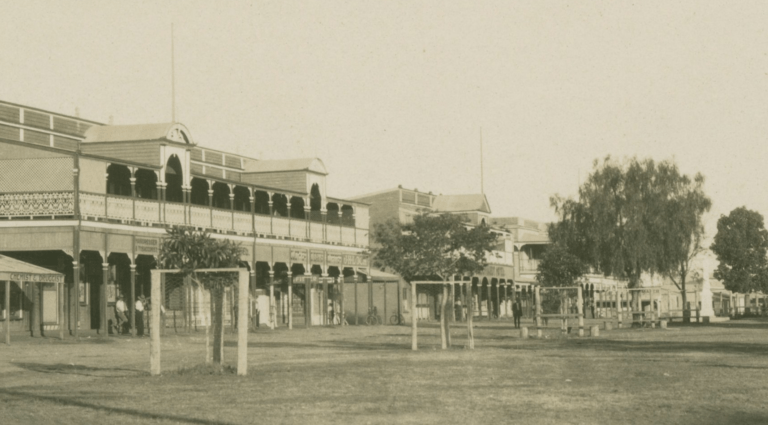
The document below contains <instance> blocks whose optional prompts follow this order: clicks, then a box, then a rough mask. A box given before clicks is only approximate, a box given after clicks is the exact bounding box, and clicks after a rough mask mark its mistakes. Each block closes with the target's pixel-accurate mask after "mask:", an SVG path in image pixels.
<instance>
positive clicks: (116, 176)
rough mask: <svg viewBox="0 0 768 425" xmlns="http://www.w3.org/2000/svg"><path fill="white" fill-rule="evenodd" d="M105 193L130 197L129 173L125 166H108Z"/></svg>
mask: <svg viewBox="0 0 768 425" xmlns="http://www.w3.org/2000/svg"><path fill="white" fill-rule="evenodd" d="M107 193H108V194H110V195H119V196H131V171H130V170H129V169H128V167H126V166H125V165H120V164H110V165H109V167H107Z"/></svg>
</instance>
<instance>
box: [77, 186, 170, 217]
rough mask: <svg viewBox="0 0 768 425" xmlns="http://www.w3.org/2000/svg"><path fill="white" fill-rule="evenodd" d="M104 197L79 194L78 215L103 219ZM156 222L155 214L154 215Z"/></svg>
mask: <svg viewBox="0 0 768 425" xmlns="http://www.w3.org/2000/svg"><path fill="white" fill-rule="evenodd" d="M105 202H106V197H104V196H101V195H93V194H90V193H82V192H81V193H80V214H81V215H84V216H86V217H104V213H105V212H106V211H105V210H104V203H105ZM155 220H157V214H155Z"/></svg>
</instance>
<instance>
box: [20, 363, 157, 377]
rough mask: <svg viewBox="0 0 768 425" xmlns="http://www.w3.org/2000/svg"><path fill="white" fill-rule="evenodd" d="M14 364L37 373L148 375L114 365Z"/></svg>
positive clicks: (106, 375) (103, 375)
mask: <svg viewBox="0 0 768 425" xmlns="http://www.w3.org/2000/svg"><path fill="white" fill-rule="evenodd" d="M12 364H13V365H14V366H17V367H20V368H22V369H26V370H29V371H32V372H39V373H56V374H63V375H82V376H97V377H101V378H125V377H130V376H144V375H149V374H148V373H147V372H144V371H139V370H135V369H121V368H115V367H93V366H85V365H76V364H66V363H56V364H42V363H22V362H13V363H12Z"/></svg>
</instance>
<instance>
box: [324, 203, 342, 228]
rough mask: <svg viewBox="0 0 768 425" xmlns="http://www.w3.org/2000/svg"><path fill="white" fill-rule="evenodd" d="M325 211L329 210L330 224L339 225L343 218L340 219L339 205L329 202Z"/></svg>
mask: <svg viewBox="0 0 768 425" xmlns="http://www.w3.org/2000/svg"><path fill="white" fill-rule="evenodd" d="M325 209H326V210H328V223H329V224H339V222H340V220H341V218H340V217H339V204H337V203H335V202H329V203H328V204H327V205H326V206H325Z"/></svg>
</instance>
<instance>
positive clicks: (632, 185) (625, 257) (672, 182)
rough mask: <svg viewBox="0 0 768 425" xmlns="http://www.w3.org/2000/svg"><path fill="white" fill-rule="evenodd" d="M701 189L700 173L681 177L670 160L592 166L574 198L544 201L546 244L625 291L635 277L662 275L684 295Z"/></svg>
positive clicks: (705, 203)
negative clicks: (550, 216)
mask: <svg viewBox="0 0 768 425" xmlns="http://www.w3.org/2000/svg"><path fill="white" fill-rule="evenodd" d="M703 184H704V177H703V176H702V175H701V174H696V175H695V176H694V177H693V178H691V177H689V176H687V175H684V174H682V173H681V172H680V171H679V169H678V168H677V165H675V163H674V162H672V161H662V162H659V163H657V162H655V161H653V160H651V159H645V160H638V159H637V158H632V159H629V160H628V161H625V162H623V163H622V162H618V161H615V160H612V159H611V158H610V157H607V158H606V159H604V160H603V161H597V160H596V161H595V162H594V166H593V170H592V173H591V174H590V175H589V177H588V178H587V181H586V182H585V183H583V184H582V185H581V187H580V188H579V197H578V199H564V198H561V197H558V196H555V197H553V198H552V201H551V203H552V206H553V207H554V208H555V211H556V212H557V214H558V215H559V221H558V222H557V223H554V224H553V225H552V226H550V238H551V239H552V240H553V242H554V243H557V244H561V245H564V246H566V247H568V250H569V251H570V252H571V253H573V254H574V255H577V256H578V257H579V258H580V259H581V260H582V261H583V262H584V263H585V264H586V265H588V266H589V267H590V268H592V269H593V270H595V271H598V272H602V273H604V274H605V275H611V276H614V277H616V278H620V279H627V280H628V281H629V286H630V288H635V287H637V286H638V285H639V283H640V280H641V276H642V274H643V273H663V274H667V275H670V276H672V275H675V276H678V277H679V278H678V279H677V281H678V282H680V283H681V285H680V284H679V285H678V286H679V287H680V289H681V292H682V293H683V294H684V293H685V277H686V276H687V275H688V273H689V268H690V267H689V266H690V259H691V258H692V256H693V255H695V254H696V253H697V252H698V250H699V247H700V241H701V238H702V235H703V232H704V228H703V226H702V225H701V216H702V215H703V214H704V213H705V212H706V211H708V210H709V208H710V206H711V201H710V200H709V198H708V197H707V196H706V195H705V194H704V190H703ZM683 296H684V295H683Z"/></svg>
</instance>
